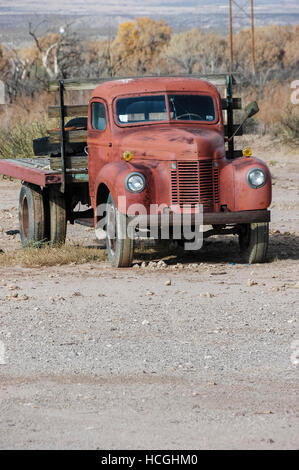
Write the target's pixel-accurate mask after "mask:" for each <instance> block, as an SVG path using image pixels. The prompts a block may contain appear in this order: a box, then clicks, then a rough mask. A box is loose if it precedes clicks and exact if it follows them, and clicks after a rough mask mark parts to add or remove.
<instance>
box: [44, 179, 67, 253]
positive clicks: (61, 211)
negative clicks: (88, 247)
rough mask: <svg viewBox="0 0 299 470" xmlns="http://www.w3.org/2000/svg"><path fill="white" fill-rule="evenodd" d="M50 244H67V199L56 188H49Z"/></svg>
mask: <svg viewBox="0 0 299 470" xmlns="http://www.w3.org/2000/svg"><path fill="white" fill-rule="evenodd" d="M49 215H50V224H49V234H48V238H49V242H50V243H52V244H53V245H57V244H63V243H65V238H66V223H67V219H66V205H65V197H64V195H63V194H62V193H61V192H60V191H59V189H58V188H56V187H55V186H53V187H50V188H49Z"/></svg>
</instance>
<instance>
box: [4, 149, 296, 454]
mask: <svg viewBox="0 0 299 470" xmlns="http://www.w3.org/2000/svg"><path fill="white" fill-rule="evenodd" d="M281 158H282V156H278V158H277V160H278V162H276V163H274V164H273V167H271V169H272V170H273V174H274V183H275V185H274V199H273V222H272V225H271V229H272V231H271V243H270V249H269V262H268V263H266V264H264V265H251V266H249V265H245V264H242V263H241V262H240V260H239V258H238V252H237V244H236V241H235V239H234V238H233V237H231V238H228V239H226V240H223V239H221V238H215V239H213V240H212V239H211V240H210V241H209V242H207V243H206V244H205V246H204V248H203V250H202V251H201V252H200V253H199V254H196V255H194V254H193V255H188V256H187V255H185V256H182V255H180V254H179V255H177V256H175V254H173V257H169V258H168V259H165V261H166V266H164V265H163V264H162V266H159V265H157V264H154V265H153V264H150V265H148V264H147V261H148V259H147V255H146V254H144V255H142V254H141V255H139V261H145V262H146V264H147V267H145V268H141V267H136V268H132V269H122V270H116V269H112V268H111V267H110V266H109V265H108V264H107V263H104V262H103V263H98V264H84V265H80V266H78V265H76V266H57V267H51V268H40V269H37V268H35V269H25V268H21V267H19V266H15V267H11V268H4V267H1V264H0V358H1V348H2V351H3V349H4V353H5V354H4V360H5V364H2V365H0V381H1V388H0V407H1V408H0V409H1V414H0V424H1V425H0V448H1V449H71V448H73V449H84V448H88V449H154V448H155V449H180V448H181V449H225V448H229V449H274V448H275V449H298V445H299V438H298V436H299V426H298V414H299V409H298V369H296V366H295V364H294V362H295V361H294V358H295V356H296V350H297V353H298V349H299V347H298V340H299V334H298V313H297V312H298V293H299V289H298V288H299V279H298V254H299V249H298V248H299V223H298V207H299V203H298V194H299V189H298V186H297V184H298V183H296V181H298V156H296V155H291V156H289V157H288V158H287V157H285V156H284V159H283V160H282V163H280V159H281ZM290 175H291V176H290ZM296 178H297V180H296ZM18 190H19V186H18V184H17V183H15V182H10V181H7V180H0V194H1V196H2V197H1V199H0V224H1V225H0V227H1V228H0V247H1V248H2V249H3V250H5V251H6V250H10V249H17V248H19V246H20V242H19V238H18V235H16V234H15V235H13V234H10V235H8V234H7V233H6V232H7V231H9V230H17V229H18V221H17V209H16V206H17V199H18ZM1 229H2V231H1ZM69 237H70V238H71V239H74V238H75V237H77V238H78V239H79V238H80V239H81V240H83V241H84V242H86V243H89V244H91V243H95V242H94V235H93V232H92V231H90V230H88V229H85V228H82V227H70V230H69ZM0 256H1V255H0ZM137 261H138V260H137ZM156 261H158V259H157V260H156ZM0 263H1V258H0ZM2 359H3V358H2ZM2 362H3V360H2Z"/></svg>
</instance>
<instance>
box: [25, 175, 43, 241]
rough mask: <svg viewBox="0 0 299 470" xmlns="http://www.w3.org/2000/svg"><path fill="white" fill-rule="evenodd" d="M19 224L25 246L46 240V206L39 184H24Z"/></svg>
mask: <svg viewBox="0 0 299 470" xmlns="http://www.w3.org/2000/svg"><path fill="white" fill-rule="evenodd" d="M19 226H20V237H21V242H22V245H23V246H26V245H27V244H28V243H30V242H41V241H43V240H45V238H46V234H45V206H44V198H43V192H42V190H41V188H40V187H39V186H36V185H33V184H29V183H24V184H22V187H21V191H20V197H19Z"/></svg>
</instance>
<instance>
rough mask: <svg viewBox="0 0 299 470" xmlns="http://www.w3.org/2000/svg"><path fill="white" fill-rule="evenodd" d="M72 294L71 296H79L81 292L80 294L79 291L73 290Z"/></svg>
mask: <svg viewBox="0 0 299 470" xmlns="http://www.w3.org/2000/svg"><path fill="white" fill-rule="evenodd" d="M72 296H73V297H81V296H82V294H81V292H79V291H75V292H73V293H72Z"/></svg>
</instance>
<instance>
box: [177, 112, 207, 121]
mask: <svg viewBox="0 0 299 470" xmlns="http://www.w3.org/2000/svg"><path fill="white" fill-rule="evenodd" d="M185 116H189V120H190V121H191V116H197V117H199V119H200V120H201V121H204V119H203V117H202V116H200V114H196V113H186V114H180V115H179V116H177V117H176V118H177V119H181V118H183V117H185Z"/></svg>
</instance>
